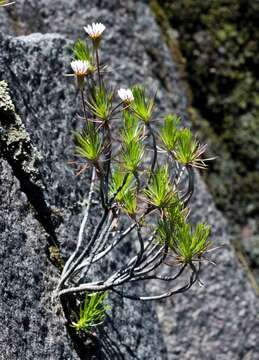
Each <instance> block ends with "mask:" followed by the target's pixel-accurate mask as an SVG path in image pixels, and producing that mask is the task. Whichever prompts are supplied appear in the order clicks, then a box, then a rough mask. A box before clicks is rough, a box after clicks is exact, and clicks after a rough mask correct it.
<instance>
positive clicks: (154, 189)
mask: <svg viewBox="0 0 259 360" xmlns="http://www.w3.org/2000/svg"><path fill="white" fill-rule="evenodd" d="M144 194H145V196H146V198H147V201H148V203H149V204H151V205H153V206H155V207H156V208H159V209H165V208H167V207H169V206H170V205H172V203H173V202H174V201H175V192H174V190H173V187H172V185H171V180H170V175H169V170H168V166H167V165H165V166H161V167H159V168H158V169H157V170H156V172H155V174H153V175H152V176H151V182H150V184H149V185H148V186H147V188H146V189H145V190H144Z"/></svg>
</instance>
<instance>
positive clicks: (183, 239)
mask: <svg viewBox="0 0 259 360" xmlns="http://www.w3.org/2000/svg"><path fill="white" fill-rule="evenodd" d="M209 233H210V227H209V226H207V225H204V224H198V225H197V226H196V228H195V230H194V231H192V229H191V225H189V224H181V226H178V227H177V228H176V231H175V238H174V242H173V244H174V245H173V247H172V250H173V251H174V252H175V254H176V255H177V258H178V260H179V261H180V262H183V263H190V262H191V261H192V260H194V259H196V258H200V257H201V256H202V255H203V254H204V253H205V252H206V251H207V249H208V246H209V245H210V243H209V242H208V237H209Z"/></svg>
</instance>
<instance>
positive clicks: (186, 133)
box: [175, 129, 209, 169]
mask: <svg viewBox="0 0 259 360" xmlns="http://www.w3.org/2000/svg"><path fill="white" fill-rule="evenodd" d="M205 150H206V145H202V146H201V145H200V144H199V143H198V141H197V140H196V139H194V138H193V136H192V133H191V130H190V129H183V130H181V131H179V136H178V143H177V146H176V149H175V157H176V160H177V161H178V162H179V163H181V164H182V165H191V166H194V167H197V168H202V169H203V168H206V164H205V163H204V161H206V160H202V159H201V155H202V154H203V153H204V152H205ZM207 160H209V159H207Z"/></svg>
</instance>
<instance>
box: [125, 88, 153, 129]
mask: <svg viewBox="0 0 259 360" xmlns="http://www.w3.org/2000/svg"><path fill="white" fill-rule="evenodd" d="M132 92H133V96H134V101H133V103H132V105H131V108H132V109H133V111H134V112H135V114H136V115H137V116H138V117H139V118H140V119H141V120H143V121H144V122H145V123H148V122H149V121H150V120H151V116H152V112H153V108H154V103H155V98H154V97H153V98H148V97H147V95H146V91H145V89H144V88H143V87H142V86H139V85H138V86H135V87H134V88H133V90H132Z"/></svg>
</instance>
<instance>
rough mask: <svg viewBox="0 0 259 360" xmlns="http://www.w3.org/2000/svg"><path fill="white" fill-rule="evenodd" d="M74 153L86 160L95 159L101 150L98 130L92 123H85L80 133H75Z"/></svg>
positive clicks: (98, 156) (101, 145)
mask: <svg viewBox="0 0 259 360" xmlns="http://www.w3.org/2000/svg"><path fill="white" fill-rule="evenodd" d="M74 136H75V144H76V154H77V155H79V156H82V157H83V158H85V159H86V160H88V161H97V160H98V159H99V158H100V156H101V154H102V152H103V144H102V139H101V136H100V134H99V132H98V130H97V129H96V128H95V127H94V125H93V124H92V123H89V124H87V126H86V127H85V129H84V130H83V131H82V132H81V133H75V134H74Z"/></svg>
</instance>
